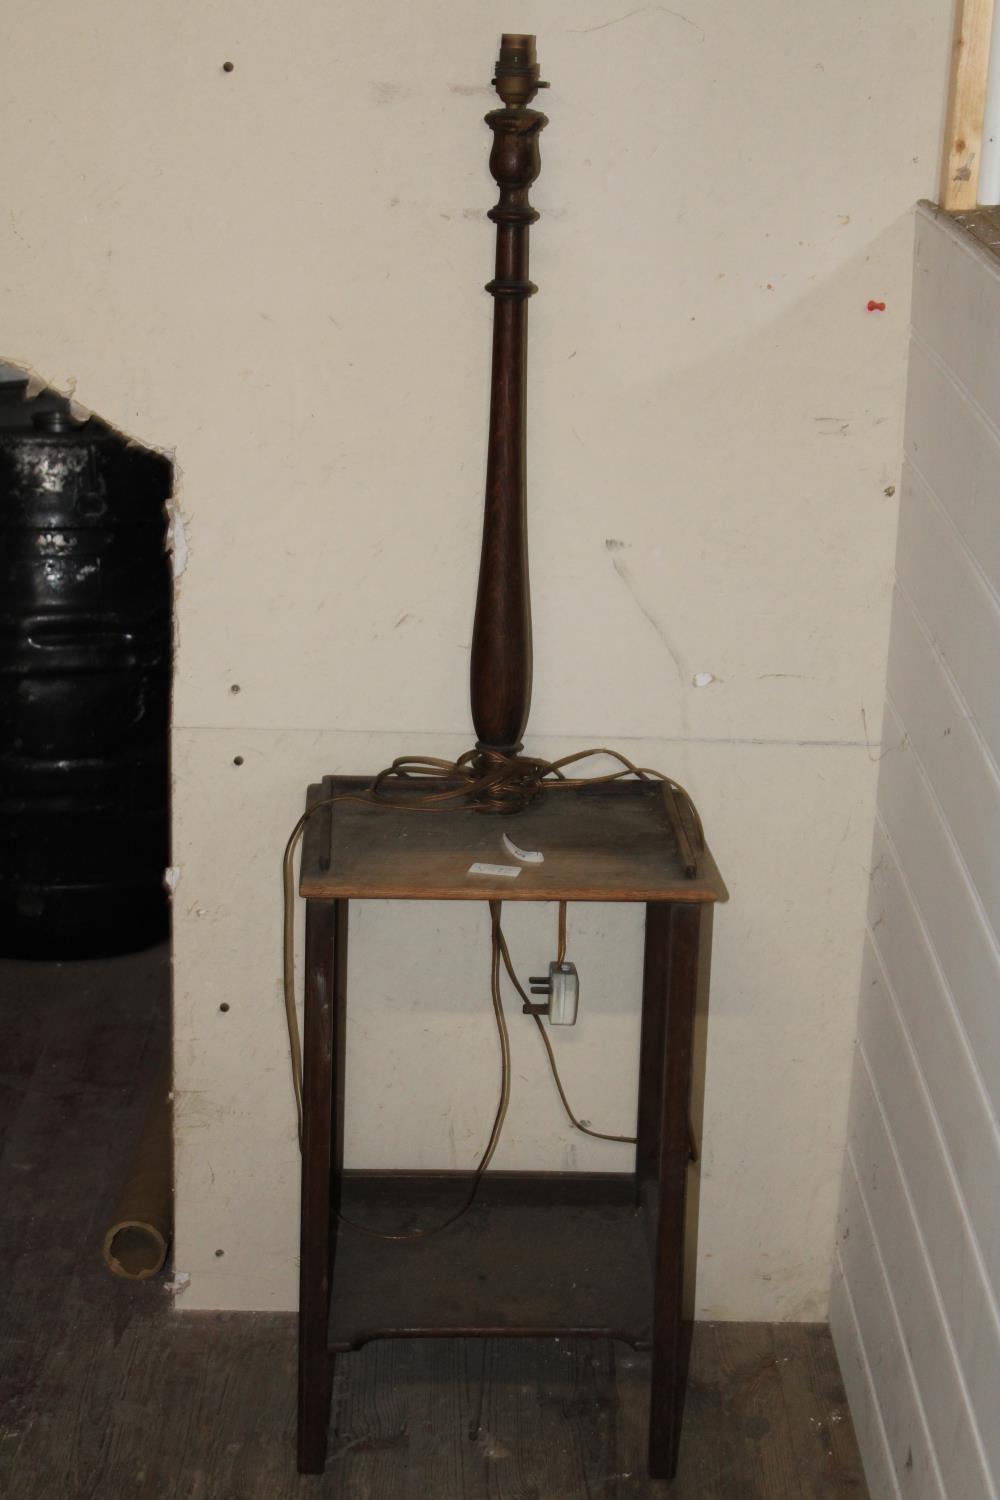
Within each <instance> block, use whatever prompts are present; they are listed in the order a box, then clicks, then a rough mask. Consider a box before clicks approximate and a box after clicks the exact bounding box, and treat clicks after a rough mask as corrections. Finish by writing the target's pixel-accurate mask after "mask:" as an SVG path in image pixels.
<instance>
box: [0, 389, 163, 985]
mask: <svg viewBox="0 0 1000 1500" xmlns="http://www.w3.org/2000/svg"><path fill="white" fill-rule="evenodd" d="M0 408H2V412H0V955H3V956H5V957H20V958H38V959H60V958H97V957H104V956H107V955H110V954H115V953H127V952H133V951H135V950H137V949H139V948H143V947H147V946H148V945H149V944H151V943H154V942H157V941H158V940H160V939H161V938H163V937H165V936H166V934H167V931H168V927H169V907H168V901H167V896H166V892H165V890H164V887H163V874H164V869H165V867H166V865H167V863H168V852H169V828H168V763H167V736H168V725H169V703H170V660H171V600H172V581H171V576H170V569H169V566H168V559H167V554H166V512H165V508H164V502H165V501H166V500H167V499H168V497H169V495H170V493H171V480H172V469H171V465H170V462H169V460H167V459H166V458H164V457H163V456H162V455H161V454H158V453H154V452H151V451H149V450H148V449H145V448H142V447H140V446H139V445H138V444H136V443H130V442H128V441H127V440H126V439H125V438H123V437H122V436H121V435H120V434H119V433H117V432H115V431H113V430H112V429H111V428H109V427H107V426H106V425H105V424H104V423H102V422H101V421H99V420H98V419H97V418H91V419H90V421H88V422H85V423H77V422H75V421H74V420H73V419H72V418H71V416H70V415H69V412H68V411H67V410H66V408H65V402H60V400H59V398H58V397H55V398H53V396H52V394H51V393H47V394H46V395H43V396H42V397H41V398H39V399H37V400H35V401H23V402H22V401H19V400H18V398H17V397H16V396H15V397H14V399H13V400H8V401H6V402H0Z"/></svg>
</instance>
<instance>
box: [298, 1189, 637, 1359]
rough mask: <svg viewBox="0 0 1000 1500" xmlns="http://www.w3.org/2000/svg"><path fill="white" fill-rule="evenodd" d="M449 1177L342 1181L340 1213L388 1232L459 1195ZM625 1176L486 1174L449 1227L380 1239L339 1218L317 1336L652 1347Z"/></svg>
mask: <svg viewBox="0 0 1000 1500" xmlns="http://www.w3.org/2000/svg"><path fill="white" fill-rule="evenodd" d="M468 1185H469V1179H468V1177H467V1176H466V1175H464V1174H461V1173H448V1172H444V1173H434V1174H429V1173H411V1172H386V1173H360V1172H358V1173H353V1172H347V1173H345V1174H344V1176H343V1192H342V1203H341V1211H342V1213H344V1214H345V1215H347V1216H349V1217H351V1218H354V1219H356V1220H357V1221H358V1222H359V1223H362V1224H366V1225H370V1226H371V1227H373V1228H377V1229H380V1230H384V1231H392V1232H396V1231H399V1230H403V1231H405V1230H410V1229H412V1228H415V1227H417V1226H418V1225H419V1226H421V1227H422V1226H425V1225H432V1224H435V1223H438V1222H440V1221H441V1220H442V1219H445V1218H447V1216H448V1214H449V1213H452V1212H454V1210H455V1209H456V1208H457V1207H458V1206H459V1205H460V1204H461V1202H462V1200H463V1198H464V1196H465V1193H466V1192H467V1190H468ZM648 1244H649V1239H648V1234H647V1229H646V1225H645V1219H644V1214H643V1212H642V1211H641V1210H640V1209H639V1208H638V1205H637V1201H636V1187H635V1178H634V1177H633V1176H631V1174H628V1175H626V1174H621V1173H614V1174H609V1173H559V1174H551V1173H540V1172H532V1173H516V1174H515V1173H500V1172H497V1173H492V1172H491V1173H488V1174H487V1175H486V1176H485V1177H484V1179H483V1181H482V1183H481V1184H480V1187H479V1192H478V1194H477V1196H476V1201H475V1203H474V1204H473V1206H472V1208H471V1209H470V1210H469V1212H468V1213H467V1214H466V1215H465V1216H464V1217H463V1218H461V1219H460V1220H458V1222H457V1223H455V1224H452V1225H450V1226H449V1227H448V1228H447V1229H444V1230H442V1231H441V1233H440V1234H435V1235H431V1236H430V1237H428V1238H427V1239H422V1240H415V1241H403V1242H399V1241H387V1240H381V1239H377V1238H374V1237H372V1236H371V1235H368V1234H364V1233H362V1232H360V1231H359V1230H357V1229H352V1228H350V1227H349V1226H347V1225H345V1224H343V1223H339V1224H338V1226H337V1229H336V1253H335V1256H334V1269H333V1284H332V1289H331V1300H330V1323H329V1335H328V1345H329V1348H330V1351H331V1352H332V1353H340V1352H343V1351H346V1350H348V1349H356V1348H358V1347H359V1346H360V1345H361V1344H364V1343H367V1342H368V1341H369V1340H370V1339H376V1338H406V1337H410V1338H429V1337H451V1338H454V1337H463V1336H468V1337H499V1336H505V1335H506V1336H509V1337H517V1338H525V1337H531V1336H549V1337H556V1338H558V1337H570V1336H575V1337H589V1338H612V1339H621V1340H623V1341H624V1342H625V1343H629V1344H632V1345H634V1346H635V1347H636V1348H648V1347H649V1346H650V1344H651V1341H652V1340H651V1329H652V1311H653V1275H652V1262H651V1257H650V1253H649V1248H648Z"/></svg>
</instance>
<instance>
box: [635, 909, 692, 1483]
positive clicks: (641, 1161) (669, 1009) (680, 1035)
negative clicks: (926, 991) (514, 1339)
mask: <svg viewBox="0 0 1000 1500" xmlns="http://www.w3.org/2000/svg"><path fill="white" fill-rule="evenodd" d="M701 938H702V912H701V907H700V906H699V905H697V904H695V903H691V904H682V903H679V902H678V903H675V904H667V903H659V902H657V903H651V904H650V905H649V906H647V908H646V958H645V971H644V983H643V1044H642V1045H643V1057H642V1070H643V1073H642V1084H643V1089H642V1092H643V1094H645V1093H646V1089H647V1085H648V1086H649V1089H650V1098H649V1100H648V1101H647V1106H646V1110H645V1112H643V1111H642V1110H641V1111H640V1126H639V1141H638V1149H637V1173H638V1174H642V1173H644V1172H645V1173H648V1174H649V1176H648V1178H647V1181H648V1182H649V1187H648V1189H647V1190H646V1191H647V1192H649V1191H650V1190H651V1196H652V1203H651V1204H650V1207H649V1208H647V1212H650V1211H651V1209H653V1210H654V1211H655V1238H654V1246H655V1250H654V1253H655V1282H654V1297H653V1360H652V1364H653V1370H652V1388H651V1391H650V1420H649V1473H650V1477H651V1478H653V1479H672V1478H673V1476H674V1473H675V1472H676V1468H677V1450H678V1445H679V1442H680V1427H681V1414H682V1411H683V1407H684V1388H685V1384H686V1381H687V1365H688V1356H689V1353H690V1342H691V1314H692V1307H693V1291H694V1270H695V1266H694V1257H693V1254H692V1249H693V1247H692V1246H691V1243H690V1237H689V1236H688V1235H686V1233H685V1227H686V1225H685V1221H686V1208H687V1201H686V1200H687V1178H688V1169H689V1166H690V1156H691V1151H690V1134H689V1118H690V1105H691V1074H692V1061H693V1055H694V1015H695V1004H696V1000H697V995H698V983H699V956H700V950H701ZM657 1050H658V1051H659V1069H658V1071H657V1070H656V1067H655V1053H656V1051H657ZM654 1105H655V1106H656V1108H657V1109H658V1114H659V1123H658V1128H657V1126H656V1123H655V1121H654V1117H653V1107H654ZM687 1262H690V1264H687ZM685 1273H686V1274H685Z"/></svg>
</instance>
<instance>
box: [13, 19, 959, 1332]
mask: <svg viewBox="0 0 1000 1500" xmlns="http://www.w3.org/2000/svg"><path fill="white" fill-rule="evenodd" d="M948 9H949V8H948V7H947V6H945V5H942V4H941V3H939V0H882V3H880V4H879V5H877V6H865V7H858V6H837V5H827V6H815V5H812V6H810V5H805V6H804V5H795V4H791V3H790V0H760V3H759V4H756V5H754V6H745V5H743V6H741V5H737V4H735V3H732V0H729V3H722V0H686V3H685V5H684V6H683V7H678V8H667V7H661V6H656V5H649V6H639V7H629V6H628V5H622V6H619V7H618V8H617V9H616V8H615V7H613V6H610V5H609V4H608V3H607V0H578V3H576V4H574V5H572V6H570V5H566V4H556V3H554V0H522V3H521V4H520V6H519V7H518V8H517V10H516V11H513V10H510V9H502V8H500V7H497V6H496V5H493V4H487V3H485V0H461V3H459V0H435V3H425V4H423V5H408V6H404V5H399V4H398V3H389V0H364V3H361V0H355V3H346V0H342V3H339V4H320V3H318V0H299V3H297V4H292V5H290V4H287V3H281V4H279V3H278V0H258V3H256V4H254V5H252V6H251V5H246V4H236V3H235V0H219V3H216V4H214V5H212V6H206V5H204V4H201V3H197V4H196V3H194V0H171V4H169V5H167V6H151V5H149V6H146V5H144V6H139V5H135V4H134V3H125V0H104V3H103V4H102V5H101V6H100V7H98V8H97V9H95V8H94V7H90V8H82V7H80V6H77V5H71V4H69V3H68V0H52V3H51V4H50V5H48V6H47V7H46V8H45V10H44V13H43V12H40V11H39V10H38V8H37V6H35V5H34V4H33V3H29V0H8V3H7V5H6V7H5V14H4V32H5V36H4V61H5V85H4V91H3V100H2V103H0V109H2V110H3V129H2V130H0V152H2V153H3V157H4V173H3V180H4V183H5V212H4V214H3V215H0V234H2V235H3V252H4V253H3V259H2V262H0V264H2V266H3V272H2V276H0V314H2V316H0V328H2V329H3V347H2V348H0V355H2V356H3V357H4V358H6V359H14V360H22V361H25V362H28V363H31V364H32V365H34V366H35V367H36V368H37V369H38V370H39V371H40V372H41V374H42V375H43V376H44V377H45V379H47V380H49V381H51V382H54V383H56V384H58V385H62V386H69V385H74V386H75V387H76V388H77V391H78V394H79V396H80V397H81V398H82V399H84V400H85V401H86V402H87V403H88V404H90V405H91V406H93V407H94V408H96V409H98V410H100V411H101V412H102V413H103V414H104V415H105V416H106V417H108V418H109V419H111V420H113V421H116V422H118V423H120V424H121V425H122V426H124V427H126V428H128V429H129V430H131V431H133V432H135V433H136V434H138V435H139V436H142V437H144V438H145V439H147V440H149V441H152V442H154V443H158V444H162V445H165V446H169V447H171V448H173V449H174V451H175V453H176V460H177V469H178V479H179V501H180V503H181V504H182V506H183V510H184V515H185V518H186V535H187V542H188V547H189V557H188V563H187V568H186V571H185V573H184V575H183V578H182V580H181V584H180V589H179V596H178V627H179V642H180V646H179V655H178V662H177V684H176V697H175V738H174V776H175V815H176V821H175V845H174V855H173V859H174V862H175V863H176V864H177V865H179V866H180V867H181V870H182V874H181V878H180V883H179V886H178V889H177V895H176V901H175V918H176V1083H177V1102H178V1110H177V1121H178V1136H177V1148H178V1149H177V1167H178V1218H177V1257H178V1264H179V1266H180V1268H181V1269H183V1270H186V1271H188V1272H189V1273H190V1274H191V1278H192V1280H191V1285H190V1288H189V1290H188V1292H187V1293H185V1305H186V1306H189V1307H211V1306H223V1307H290V1306H292V1305H293V1304H294V1300H295V1274H296V1271H295V1262H296V1249H297V1246H296V1210H297V1196H298V1189H297V1182H296V1170H297V1161H296V1150H295V1140H294V1126H293V1114H292V1103H291V1095H290V1087H289V1077H288V1065H287V1060H286V1051H285V1043H284V1038H283V1033H282V1022H281V1012H280V1002H279V982H280V973H281V967H280V961H279V951H278V939H279V889H278V858H279V854H280V849H281V845H282V842H283V837H284V834H285V831H286V830H287V828H288V826H289V825H290V824H291V822H292V821H293V819H294V817H295V816H296V814H297V812H298V810H299V808H300V805H301V801H302V797H303V793H304V788H305V785H306V783H307V782H308V781H310V780H315V779H317V778H318V777H319V776H320V775H321V774H322V773H323V772H325V771H333V770H338V769H340V770H350V771H355V772H363V771H366V770H372V771H373V770H375V769H376V768H377V767H379V766H380V765H382V764H383V763H384V762H385V761H386V760H387V759H389V758H390V757H391V756H393V755H395V754H397V753H399V752H401V751H406V750H424V751H433V752H435V753H438V754H451V753H454V752H458V751H460V750H462V749H464V748H465V747H466V746H467V744H468V743H469V739H470V726H469V720H468V708H467V696H466V673H467V668H468V645H469V631H470V622H471V611H472V601H473V594H474V587H475V570H476V563H477V552H478V536H479V524H480V506H481V491H482V479H483V459H484V445H485V417H486V400H487V380H488V349H489V329H490V317H491V304H490V301H489V299H488V297H486V295H485V294H484V293H483V292H482V290H481V288H482V284H483V282H484V281H485V280H486V279H487V278H488V276H489V274H490V269H491V260H492V241H493V231H492V228H491V227H490V226H489V224H488V223H487V221H486V220H485V219H484V217H483V214H484V212H485V210H486V209H487V208H488V207H489V206H490V204H491V203H492V202H493V195H494V189H493V184H492V182H491V180H490V178H489V176H488V172H487V165H486V163H487V155H488V149H489V136H488V132H487V131H486V128H485V127H484V126H483V125H482V122H481V116H482V114H483V113H484V111H485V110H486V109H488V108H489V107H490V106H491V91H490V89H489V87H488V80H489V77H490V67H491V64H492V61H493V58H494V56H495V47H496V44H497V40H498V35H499V32H500V31H501V29H503V28H504V27H507V28H508V29H512V28H515V27H516V28H521V27H524V28H528V29H533V30H535V31H537V32H538V34H539V48H540V55H541V58H542V61H543V67H544V74H545V76H547V77H549V78H550V79H551V80H552V82H553V88H552V90H551V92H550V93H549V94H548V95H547V96H545V107H546V109H547V110H548V112H549V113H550V116H551V120H552V123H551V126H550V127H549V129H548V130H547V131H546V132H545V135H544V137H543V142H542V146H543V158H544V166H543V172H542V177H541V179H540V181H539V183H538V186H537V189H536V191H535V195H534V196H535V200H536V202H537V204H538V206H539V208H540V209H541V211H542V220H541V222H540V224H539V225H538V227H537V229H536V231H535V234H534V247H533V275H534V278H535V280H536V281H537V282H538V283H539V285H540V287H541V294H540V296H539V297H537V298H536V299H535V300H534V302H533V304H532V311H531V318H532V346H531V441H530V476H531V478H530V489H531V527H532V530H531V546H532V555H533V558H534V583H535V625H536V678H535V709H534V713H533V717H532V722H531V741H530V743H531V747H532V748H533V749H537V750H539V751H542V752H547V753H559V752H563V751H568V750H571V749H575V748H579V747H582V746H585V745H587V744H588V743H601V742H609V743H613V744H617V745H621V746H623V747H624V748H626V749H628V750H629V751H631V752H632V753H635V754H638V755H641V756H642V757H643V758H644V759H647V760H648V761H649V762H651V763H652V764H654V765H659V766H661V767H663V768H664V769H665V770H667V771H669V772H671V773H672V774H673V775H675V776H676V777H678V778H679V779H680V780H681V781H683V782H684V783H685V784H687V785H688V786H690V787H691V789H692V791H693V792H694V793H695V795H696V797H697V799H698V801H699V803H700V805H701V807H702V810H703V812H704V815H705V819H706V822H707V825H708V828H709V831H710V835H711V839H712V842H713V845H714V848H715V851H716V854H717V856H718V858H719V860H720V862H721V864H722V866H723V869H724V871H725V873H726V875H727V877H728V880H729V882H730V886H731V889H732V896H733V899H732V904H731V905H730V906H729V908H727V909H726V910H725V911H723V912H722V913H720V918H719V921H718V923H717V961H716V966H715V997H714V1004H713V1010H712V1015H711V1021H710V1037H709V1062H708V1085H707V1087H708V1098H707V1122H706V1128H707V1140H706V1150H705V1157H704V1169H705V1170H704V1191H703V1205H702V1219H701V1254H702V1263H701V1275H700V1282H699V1307H700V1310H701V1313H702V1315H704V1316H717V1317H779V1318H808V1317H817V1316H821V1315H822V1314H823V1313H824V1311H825V1306H826V1298H827V1287H828V1282H829V1262H830V1246H831V1243H832V1240H833V1232H834V1215H835V1206H836V1196H837V1190H838V1182H839V1172H840V1162H841V1157H842V1148H843V1131H844V1120H845V1112H846V1102H847V1087H848V1074H849V1065H850V1043H851V1036H852V1033H853V1023H854V1013H855V1005H856V996H857V982H858V975H857V970H858V962H859V954H860V948H861V937H862V928H863V920H864V902H865V892H866V886H867V874H866V871H867V865H868V848H869V841H870V827H871V813H872V805H873V793H874V778H875V775H876V770H875V760H876V756H877V746H878V742H879V735H880V705H881V702H882V696H883V680H884V665H885V660H884V659H885V642H886V633H887V622H888V591H889V576H890V564H891V557H892V547H893V538H894V533H895V519H896V501H895V499H894V498H893V494H892V491H893V487H894V486H895V485H896V483H897V481H898V455H899V449H900V430H899V423H900V415H901V411H902V392H903V361H904V343H905V333H906V328H907V324H908V315H909V285H910V283H909V266H910V254H911V217H910V206H911V204H912V203H913V201H914V200H915V199H916V198H917V197H919V196H920V195H921V193H924V192H927V191H929V190H931V188H932V186H933V183H934V179H935V175H936V169H937V151H938V143H939V139H940V130H941V114H942V96H943V88H944V77H945V72H946V59H947V52H948V45H949V36H948V31H949V25H950V15H949V14H948ZM682 12H683V13H682ZM227 58H229V59H231V60H232V61H233V62H234V64H235V68H234V71H233V72H231V73H229V74H225V73H223V71H222V63H223V61H224V60H226V59H227ZM887 58H891V59H892V66H887V65H886V59H887ZM870 298H874V299H876V300H879V301H882V300H884V301H885V302H886V303H887V310H886V311H885V312H884V313H881V314H869V313H868V312H866V310H865V305H866V303H867V302H868V300H869V299H870ZM702 672H708V673H711V674H712V675H713V677H714V681H713V682H712V684H711V685H710V686H709V687H706V688H701V689H699V688H695V687H694V686H693V685H692V679H693V678H694V676H695V674H697V673H702ZM233 683H238V684H239V685H240V689H241V691H240V692H239V693H238V694H234V693H232V692H231V690H230V688H231V684H233ZM235 755H241V756H242V757H243V765H242V767H240V768H237V767H235V766H234V765H233V757H234V756H235ZM540 920H541V919H540V917H539V916H538V914H533V913H528V912H524V913H520V912H519V913H516V914H512V916H511V920H510V935H511V938H512V942H513V946H514V952H515V954H516V956H517V959H518V962H519V964H520V965H521V967H522V969H523V970H527V971H531V970H532V968H533V967H536V966H537V965H538V964H539V963H543V962H544V961H545V960H546V959H547V958H548V957H549V955H550V951H551V947H552V934H551V932H549V931H548V930H547V926H546V927H545V928H543V927H540V925H539V923H540ZM390 922H391V923H392V924H393V925H390ZM390 933H392V937H391V940H390V937H389V934H390ZM572 940H573V946H574V949H575V956H576V958H577V960H578V962H580V964H581V967H582V969H583V974H584V981H583V982H584V999H583V1006H584V1017H583V1021H582V1023H581V1025H580V1026H579V1028H578V1030H577V1031H575V1032H574V1033H573V1034H571V1035H570V1036H566V1037H563V1036H560V1037H559V1038H557V1041H558V1043H559V1049H560V1055H561V1057H562V1058H563V1059H564V1063H565V1070H566V1075H567V1081H568V1085H569V1087H570V1090H571V1095H572V1098H573V1099H574V1101H575V1103H576V1104H577V1106H578V1108H579V1109H580V1110H581V1111H583V1113H585V1114H586V1115H588V1116H589V1117H590V1118H592V1119H593V1120H595V1121H598V1122H601V1123H606V1124H607V1125H608V1126H610V1127H611V1128H621V1127H623V1126H627V1125H628V1123H629V1118H630V1112H631V1108H632V1085H633V1081H634V1071H635V1068H634V1052H635V1046H636V1039H637V999H638V977H639V927H638V914H637V913H635V912H625V911H605V910H597V911H590V912H587V913H584V914H578V913H574V914H573V918H572ZM352 942H353V951H352V970H351V982H352V1000H353V1008H352V1018H351V1024H350V1046H351V1069H352V1079H353V1081H354V1089H353V1094H352V1098H351V1104H350V1111H349V1124H348V1129H349V1143H348V1156H349V1159H350V1161H351V1162H353V1163H355V1164H360V1163H368V1164H379V1163H387V1162H390V1161H395V1162H398V1163H401V1164H406V1163H410V1164H413V1163H423V1162H443V1163H445V1164H450V1163H471V1162H472V1161H473V1160H474V1159H475V1157H476V1155H477V1152H478V1150H479V1148H480V1143H481V1142H482V1140H483V1136H484V1131H485V1130H486V1128H487V1122H488V1117H489V1113H490V1110H491V1108H492V1101H493V1097H494V1091H495V1087H496V1056H495V1044H494V1042H493V1039H492V1035H491V1030H490V1026H491V1022H490V1019H489V1008H488V999H487V994H486V985H485V980H486V973H487V952H486V945H485V944H486V927H485V921H484V917H483V914H482V913H481V912H475V911H472V910H465V911H454V910H438V909H434V910H433V911H430V912H423V913H421V912H418V911H417V910H415V909H407V910H403V911H394V912H392V913H390V912H386V911H385V910H383V909H381V908H372V909H366V910H364V911H359V912H358V913H357V915H356V920H355V924H354V930H353V931H352ZM222 1003H226V1004H228V1005H229V1007H230V1008H229V1010H228V1012H226V1013H222V1012H220V1010H219V1006H220V1004H222ZM532 1030H533V1029H532V1028H531V1027H530V1026H528V1025H527V1024H524V1025H522V1024H520V1023H519V1022H517V1021H516V1020H515V1023H514V1046H515V1090H514V1099H513V1105H512V1110H511V1117H510V1125H509V1128H508V1133H507V1135H506V1138H505V1141H504V1144H503V1146H502V1149H501V1151H500V1153H499V1155H498V1158H497V1165H498V1166H510V1165H512V1164H514V1163H518V1164H524V1163H529V1162H531V1163H534V1164H536V1165H538V1166H540V1167H558V1166H562V1165H567V1164H568V1165H574V1166H579V1167H584V1166H597V1167H616V1166H622V1167H624V1166H625V1164H626V1163H625V1161H624V1160H623V1156H622V1151H621V1148H620V1147H615V1146H611V1145H604V1144H602V1143H599V1142H587V1141H584V1140H583V1139H582V1138H576V1139H573V1138H571V1137H570V1136H568V1135H567V1133H566V1130H565V1129H564V1127H563V1123H562V1121H561V1118H560V1115H559V1111H558V1107H557V1103H556V1101H555V1100H554V1097H553V1093H552V1089H551V1085H550V1083H549V1081H548V1079H547V1077H546V1075H545V1071H544V1065H543V1059H542V1058H541V1057H540V1056H539V1053H538V1047H537V1039H536V1038H534V1037H533V1035H532ZM218 1250H222V1251H223V1252H224V1254H223V1255H222V1256H221V1257H219V1256H217V1255H216V1251H218Z"/></svg>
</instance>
